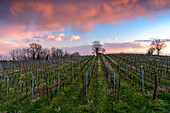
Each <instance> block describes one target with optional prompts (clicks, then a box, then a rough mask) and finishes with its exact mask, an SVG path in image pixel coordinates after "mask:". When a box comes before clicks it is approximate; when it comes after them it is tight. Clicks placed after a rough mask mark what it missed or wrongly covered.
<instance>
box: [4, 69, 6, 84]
mask: <svg viewBox="0 0 170 113" xmlns="http://www.w3.org/2000/svg"><path fill="white" fill-rule="evenodd" d="M5 82H6V70H5V76H4V83H5Z"/></svg>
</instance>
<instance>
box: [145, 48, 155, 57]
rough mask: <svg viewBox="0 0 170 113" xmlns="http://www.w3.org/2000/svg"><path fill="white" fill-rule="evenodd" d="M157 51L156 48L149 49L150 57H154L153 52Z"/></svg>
mask: <svg viewBox="0 0 170 113" xmlns="http://www.w3.org/2000/svg"><path fill="white" fill-rule="evenodd" d="M154 51H155V48H154V47H150V48H149V49H148V51H147V54H148V55H150V56H151V55H153V52H154Z"/></svg>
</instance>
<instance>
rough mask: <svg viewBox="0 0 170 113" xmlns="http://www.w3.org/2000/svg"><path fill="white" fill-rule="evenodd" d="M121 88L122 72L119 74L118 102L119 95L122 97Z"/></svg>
mask: <svg viewBox="0 0 170 113" xmlns="http://www.w3.org/2000/svg"><path fill="white" fill-rule="evenodd" d="M120 88H121V73H120V76H119V87H118V95H117V99H118V102H119V97H120Z"/></svg>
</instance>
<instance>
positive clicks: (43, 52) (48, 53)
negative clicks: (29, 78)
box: [40, 48, 50, 59]
mask: <svg viewBox="0 0 170 113" xmlns="http://www.w3.org/2000/svg"><path fill="white" fill-rule="evenodd" d="M47 55H50V49H48V48H45V49H43V50H42V51H41V52H40V56H41V57H42V58H43V59H44V58H45V57H46V56H47Z"/></svg>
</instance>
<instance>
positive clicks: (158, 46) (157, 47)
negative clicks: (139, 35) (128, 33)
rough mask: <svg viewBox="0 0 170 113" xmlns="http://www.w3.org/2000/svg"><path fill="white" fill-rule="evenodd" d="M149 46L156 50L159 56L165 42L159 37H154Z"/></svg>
mask: <svg viewBox="0 0 170 113" xmlns="http://www.w3.org/2000/svg"><path fill="white" fill-rule="evenodd" d="M151 46H152V47H153V48H154V49H155V50H157V55H158V56H159V54H160V52H161V50H162V49H164V48H165V47H166V44H165V42H163V41H161V40H160V39H156V40H154V41H152V43H151Z"/></svg>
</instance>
